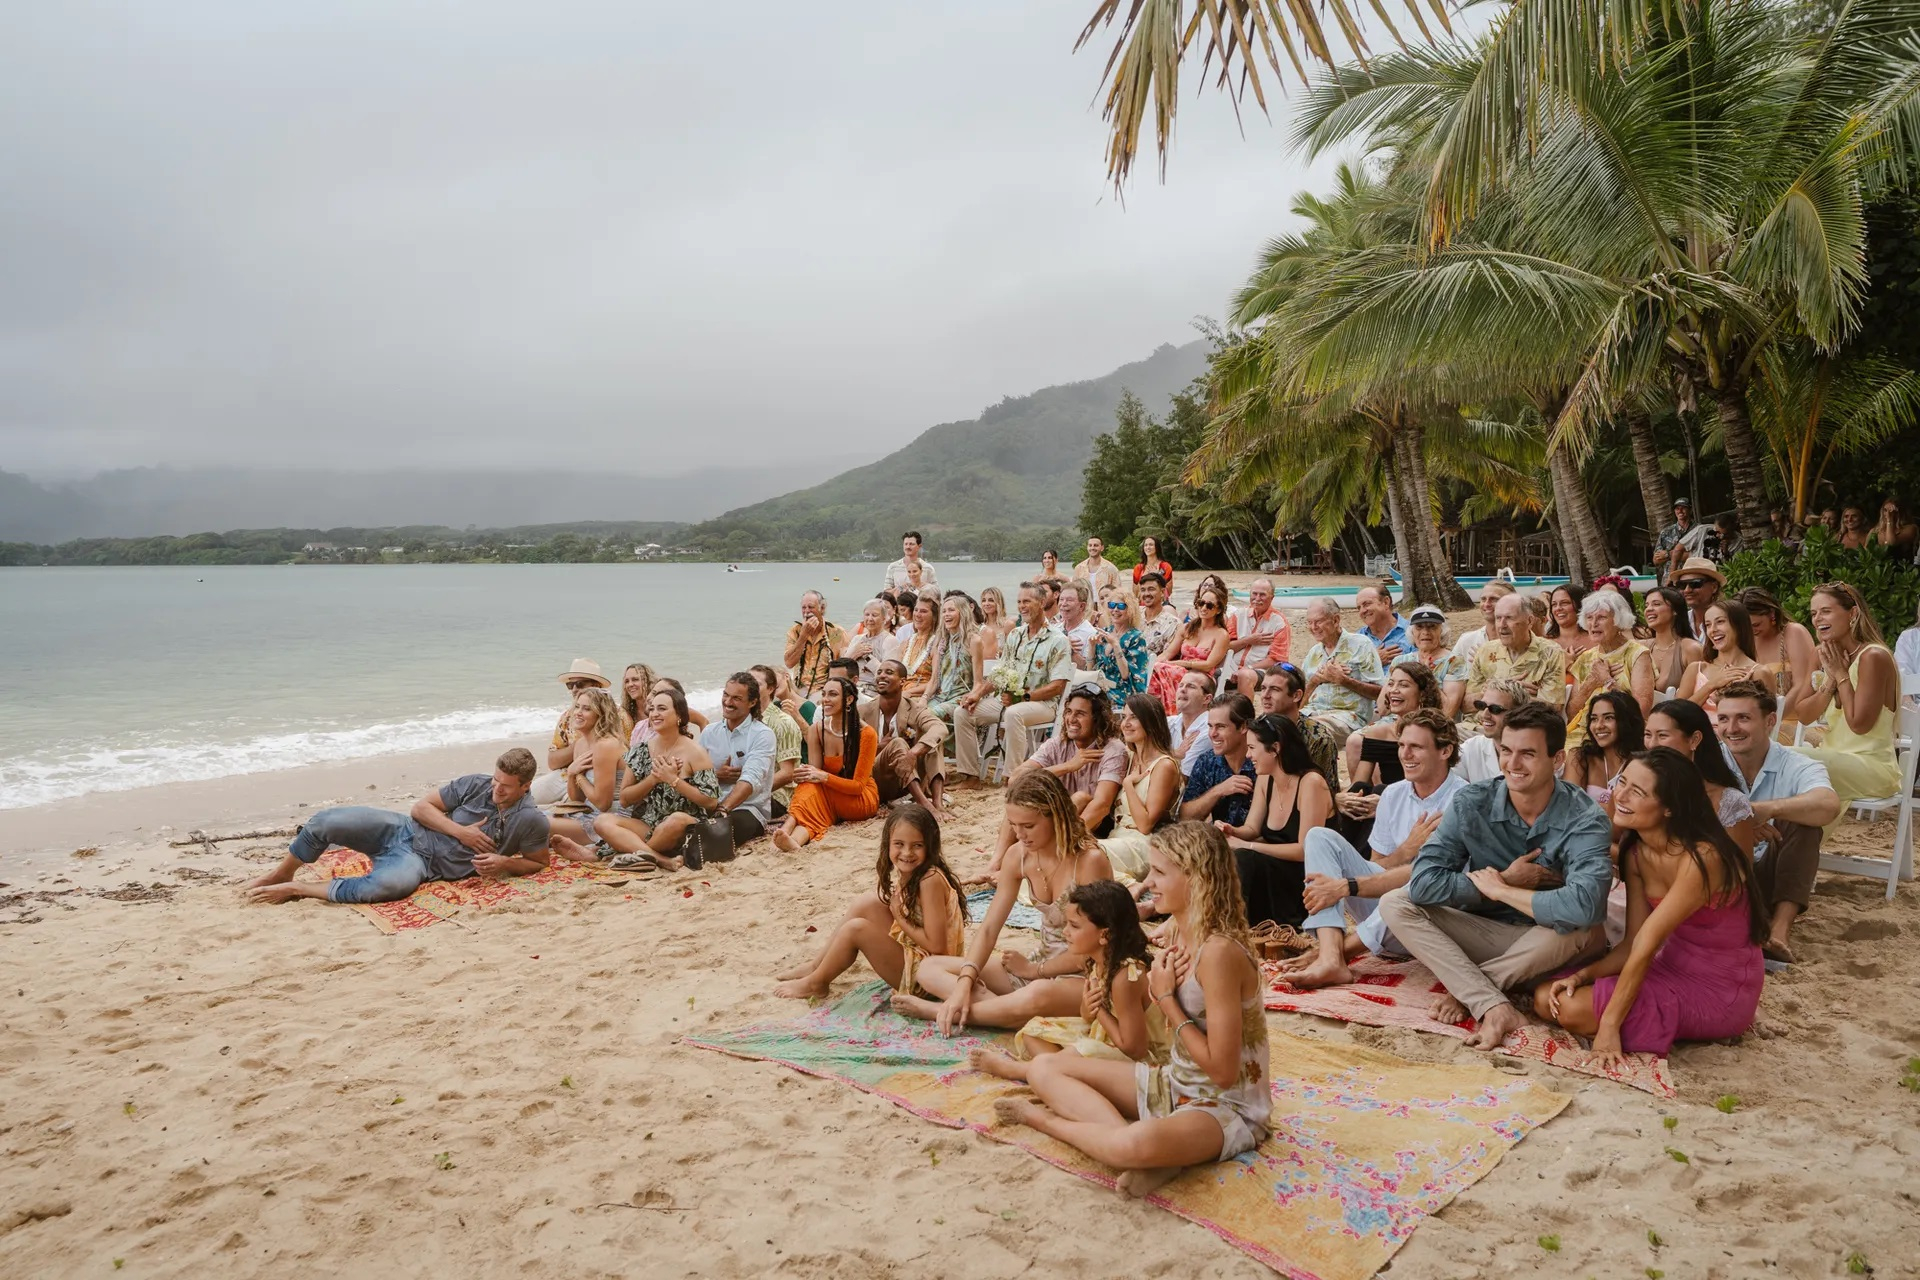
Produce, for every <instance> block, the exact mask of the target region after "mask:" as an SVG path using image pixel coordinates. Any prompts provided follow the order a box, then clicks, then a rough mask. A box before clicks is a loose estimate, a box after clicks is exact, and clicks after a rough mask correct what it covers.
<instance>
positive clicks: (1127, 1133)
mask: <svg viewBox="0 0 1920 1280" xmlns="http://www.w3.org/2000/svg"><path fill="white" fill-rule="evenodd" d="M1147 857H1148V862H1149V869H1148V872H1147V884H1148V886H1149V887H1150V888H1151V889H1152V891H1153V897H1154V901H1156V902H1157V903H1159V904H1160V906H1161V907H1162V908H1164V909H1165V910H1166V911H1167V912H1168V913H1169V914H1170V915H1172V916H1173V918H1174V920H1175V922H1176V928H1175V930H1174V943H1173V945H1172V946H1171V947H1169V948H1168V949H1167V950H1165V951H1163V952H1161V953H1160V955H1159V956H1158V957H1157V958H1156V959H1155V960H1154V962H1153V968H1152V969H1151V970H1150V971H1149V972H1148V974H1147V994H1148V996H1149V997H1150V998H1151V999H1152V1001H1153V1003H1154V1005H1155V1007H1157V1008H1158V1009H1159V1010H1160V1012H1161V1013H1162V1014H1163V1015H1164V1016H1165V1017H1166V1019H1167V1025H1169V1026H1171V1027H1172V1028H1173V1044H1172V1049H1171V1055H1170V1058H1169V1061H1168V1062H1167V1064H1166V1065H1165V1066H1151V1065H1149V1064H1147V1063H1144V1062H1115V1061H1112V1060H1111V1059H1106V1058H1083V1057H1081V1056H1080V1055H1079V1054H1077V1053H1050V1054H1046V1055H1044V1056H1042V1057H1039V1058H1036V1059H1034V1060H1033V1062H1032V1063H1031V1064H1030V1065H1029V1066H1028V1067H1027V1080H1028V1083H1029V1084H1031V1085H1032V1086H1033V1091H1034V1092H1035V1093H1037V1094H1039V1095H1040V1101H1039V1102H1037V1103H1036V1102H1029V1101H1026V1100H1024V1099H1005V1100H1002V1101H1000V1102H998V1103H996V1104H995V1105H994V1110H995V1111H996V1113H997V1114H998V1115H999V1117H1000V1119H1001V1120H1002V1121H1004V1122H1007V1123H1012V1124H1024V1125H1027V1126H1029V1127H1030V1128H1034V1129H1038V1130H1039V1131H1040V1132H1042V1133H1044V1134H1048V1135H1050V1136H1052V1137H1055V1138H1058V1139H1060V1141H1062V1142H1065V1143H1067V1144H1069V1145H1070V1146H1074V1147H1078V1148H1079V1149H1080V1150H1082V1151H1084V1152H1086V1153H1087V1154H1088V1155H1090V1156H1092V1157H1093V1158H1094V1159H1095V1160H1098V1161H1100V1162H1102V1163H1103V1164H1109V1165H1112V1166H1113V1167H1115V1168H1117V1169H1124V1170H1126V1172H1125V1173H1123V1174H1122V1175H1121V1177H1120V1189H1121V1190H1123V1191H1125V1192H1127V1194H1129V1195H1136V1196H1141V1195H1146V1194H1147V1193H1148V1192H1151V1191H1153V1190H1155V1189H1157V1188H1158V1187H1160V1186H1161V1185H1163V1184H1165V1183H1166V1182H1168V1181H1170V1180H1171V1179H1172V1178H1173V1177H1174V1176H1176V1175H1177V1174H1178V1173H1179V1172H1180V1171H1181V1170H1182V1169H1184V1168H1186V1167H1187V1166H1189V1165H1196V1164H1206V1163H1209V1162H1212V1161H1215V1160H1229V1159H1232V1158H1233V1157H1234V1156H1237V1155H1239V1154H1241V1153H1242V1152H1245V1151H1251V1150H1252V1149H1253V1148H1254V1147H1257V1146H1259V1145H1260V1143H1261V1142H1262V1141H1264V1140H1265V1139H1266V1136H1267V1133H1268V1127H1267V1121H1268V1117H1269V1115H1270V1114H1271V1112H1272V1108H1273V1098H1272V1095H1271V1093H1270V1092H1269V1091H1268V1074H1267V1015H1266V1012H1265V1009H1264V1008H1263V998H1262V990H1261V982H1260V966H1259V964H1258V963H1256V962H1255V960H1254V958H1253V952H1252V951H1251V950H1249V948H1248V945H1247V914H1246V907H1245V905H1244V904H1243V903H1242V902H1241V900H1240V876H1239V873H1238V871H1237V870H1236V868H1235V865H1234V860H1233V851H1232V850H1230V849H1228V848H1227V842H1226V840H1225V839H1224V838H1223V837H1222V836H1221V835H1220V833H1219V832H1218V831H1216V830H1214V829H1213V828H1212V827H1211V826H1208V825H1206V824H1205V823H1201V822H1182V823H1178V824H1176V825H1174V826H1171V827H1164V828H1162V829H1161V830H1159V831H1156V832H1154V833H1153V837H1152V841H1151V848H1150V850H1149V852H1148V855H1147ZM1182 970H1185V971H1186V974H1187V976H1186V978H1185V979H1182V978H1181V977H1180V974H1181V972H1182Z"/></svg>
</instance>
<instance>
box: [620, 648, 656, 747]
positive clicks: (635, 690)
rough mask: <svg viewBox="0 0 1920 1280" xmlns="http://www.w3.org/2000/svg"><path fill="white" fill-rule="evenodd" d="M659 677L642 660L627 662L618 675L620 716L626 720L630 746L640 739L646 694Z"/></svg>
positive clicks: (644, 718) (650, 691) (643, 723)
mask: <svg viewBox="0 0 1920 1280" xmlns="http://www.w3.org/2000/svg"><path fill="white" fill-rule="evenodd" d="M659 678H660V677H658V676H656V675H655V674H654V673H653V668H652V667H650V666H648V665H647V664H646V663H644V662H630V663H628V664H627V669H626V670H625V671H624V672H622V673H621V675H620V718H621V719H623V720H625V721H626V722H627V745H628V746H630V747H631V746H633V745H634V744H636V743H638V742H639V741H640V739H641V729H642V728H643V727H646V725H647V695H648V694H650V693H652V692H653V686H654V682H655V681H657V680H658V679H659Z"/></svg>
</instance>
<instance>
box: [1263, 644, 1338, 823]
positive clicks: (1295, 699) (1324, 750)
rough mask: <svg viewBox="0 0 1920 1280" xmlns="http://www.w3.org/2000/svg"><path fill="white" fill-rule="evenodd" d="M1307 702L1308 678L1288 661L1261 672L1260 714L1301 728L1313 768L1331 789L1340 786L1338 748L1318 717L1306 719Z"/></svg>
mask: <svg viewBox="0 0 1920 1280" xmlns="http://www.w3.org/2000/svg"><path fill="white" fill-rule="evenodd" d="M1306 705H1307V677H1306V676H1305V675H1304V674H1302V672H1301V670H1300V668H1298V667H1296V666H1294V665H1293V664H1292V663H1291V662H1276V663H1275V664H1274V665H1273V666H1271V667H1268V668H1267V669H1266V670H1265V671H1263V672H1261V673H1260V699H1259V707H1260V714H1261V715H1263V716H1279V717H1281V718H1282V719H1284V720H1291V721H1293V722H1294V724H1296V725H1298V726H1299V727H1300V736H1301V737H1303V738H1305V739H1306V740H1307V754H1308V755H1309V756H1311V757H1313V767H1314V768H1316V769H1318V770H1319V771H1320V776H1321V777H1323V778H1325V779H1326V780H1327V787H1328V788H1329V789H1330V790H1333V791H1338V790H1339V789H1340V748H1339V747H1338V746H1336V745H1334V739H1333V734H1332V733H1331V732H1330V731H1329V730H1328V729H1327V726H1325V725H1323V724H1321V723H1320V722H1319V721H1318V720H1309V719H1308V718H1307V717H1306V716H1305V715H1303V714H1301V712H1302V711H1303V710H1304V709H1305V707H1306Z"/></svg>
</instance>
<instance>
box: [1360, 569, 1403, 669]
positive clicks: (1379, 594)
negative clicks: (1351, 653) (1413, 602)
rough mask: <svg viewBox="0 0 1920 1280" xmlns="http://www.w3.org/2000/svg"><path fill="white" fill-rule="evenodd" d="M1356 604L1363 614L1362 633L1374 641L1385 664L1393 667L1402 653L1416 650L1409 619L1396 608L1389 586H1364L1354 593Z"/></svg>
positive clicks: (1361, 616)
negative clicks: (1394, 609) (1410, 632)
mask: <svg viewBox="0 0 1920 1280" xmlns="http://www.w3.org/2000/svg"><path fill="white" fill-rule="evenodd" d="M1353 607H1354V611H1355V612H1356V613H1358V614H1359V615H1360V634H1361V635H1363V636H1365V637H1366V638H1367V639H1369V640H1371V641H1373V647H1374V648H1375V649H1377V650H1378V651H1379V653H1380V664H1381V665H1382V666H1387V667H1390V666H1392V665H1393V660H1394V659H1395V658H1397V657H1399V656H1400V655H1401V654H1403V653H1411V652H1413V641H1412V640H1411V639H1410V638H1408V636H1407V622H1406V619H1405V618H1402V617H1401V616H1400V615H1399V614H1397V613H1395V612H1394V611H1393V597H1392V596H1390V595H1388V594H1387V591H1386V588H1385V587H1362V588H1360V589H1359V590H1358V591H1356V592H1354V593H1353Z"/></svg>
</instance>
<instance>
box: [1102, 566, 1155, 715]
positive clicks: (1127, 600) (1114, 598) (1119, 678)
mask: <svg viewBox="0 0 1920 1280" xmlns="http://www.w3.org/2000/svg"><path fill="white" fill-rule="evenodd" d="M1100 605H1101V608H1100V612H1101V614H1102V615H1103V616H1101V617H1099V618H1096V619H1094V625H1095V626H1096V627H1097V628H1099V629H1098V630H1096V631H1095V632H1094V633H1093V660H1094V663H1095V665H1097V666H1098V667H1099V668H1100V674H1101V675H1103V676H1105V677H1106V678H1107V697H1109V698H1110V699H1112V701H1113V708H1114V710H1115V711H1120V710H1123V709H1124V708H1125V707H1126V705H1127V699H1128V698H1129V697H1130V696H1132V695H1133V694H1136V693H1145V692H1146V691H1147V677H1148V676H1149V675H1150V674H1151V673H1152V671H1153V655H1152V654H1151V653H1149V652H1147V637H1146V635H1145V634H1144V633H1143V632H1142V631H1141V630H1140V606H1139V605H1138V604H1136V603H1134V599H1133V594H1132V593H1131V592H1129V591H1126V590H1124V589H1123V588H1120V587H1116V586H1112V585H1108V586H1104V587H1102V588H1100Z"/></svg>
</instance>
